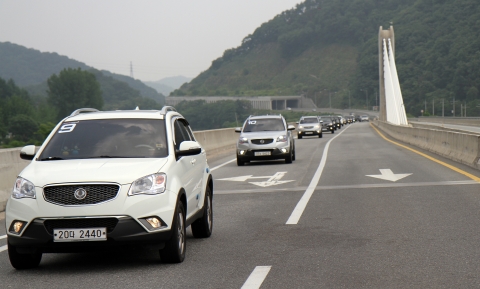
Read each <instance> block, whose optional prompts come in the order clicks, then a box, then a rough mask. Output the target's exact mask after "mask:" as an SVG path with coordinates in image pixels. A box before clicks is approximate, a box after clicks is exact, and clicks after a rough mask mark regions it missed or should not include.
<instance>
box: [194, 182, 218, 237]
mask: <svg viewBox="0 0 480 289" xmlns="http://www.w3.org/2000/svg"><path fill="white" fill-rule="evenodd" d="M191 226H192V234H193V236H194V237H195V238H208V237H210V236H211V235H212V229H213V207H212V192H211V190H210V188H209V187H207V189H206V190H205V198H204V202H203V216H202V217H201V218H200V219H197V220H196V221H195V222H193V223H192V225H191Z"/></svg>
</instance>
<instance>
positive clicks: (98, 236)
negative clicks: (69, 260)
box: [53, 228, 107, 242]
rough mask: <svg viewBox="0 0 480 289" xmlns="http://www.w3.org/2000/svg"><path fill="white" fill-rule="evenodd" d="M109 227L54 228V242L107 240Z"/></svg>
mask: <svg viewBox="0 0 480 289" xmlns="http://www.w3.org/2000/svg"><path fill="white" fill-rule="evenodd" d="M106 240H107V228H85V229H54V230H53V241H54V242H73V241H75V242H78V241H106Z"/></svg>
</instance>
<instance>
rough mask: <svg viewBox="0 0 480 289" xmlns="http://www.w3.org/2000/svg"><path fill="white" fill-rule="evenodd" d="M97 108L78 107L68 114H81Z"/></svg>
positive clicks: (94, 110)
mask: <svg viewBox="0 0 480 289" xmlns="http://www.w3.org/2000/svg"><path fill="white" fill-rule="evenodd" d="M98 111H99V110H98V109H96V108H88V107H86V108H79V109H77V110H75V111H74V112H72V114H70V116H76V115H79V114H81V113H82V112H98Z"/></svg>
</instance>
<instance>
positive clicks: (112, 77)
mask: <svg viewBox="0 0 480 289" xmlns="http://www.w3.org/2000/svg"><path fill="white" fill-rule="evenodd" d="M0 64H1V65H0V78H3V79H7V80H8V79H12V80H13V81H14V82H15V83H16V84H17V85H19V86H21V87H24V88H26V89H27V91H29V93H30V94H32V95H35V94H36V95H40V96H46V92H45V91H46V88H47V85H46V81H47V79H48V78H49V77H50V76H52V75H53V74H57V75H58V73H59V72H60V71H62V70H63V69H65V68H81V69H82V70H88V71H91V72H93V73H94V74H96V75H97V79H98V78H100V77H101V78H103V80H102V81H100V80H99V81H100V83H101V86H102V91H103V92H104V97H106V98H107V99H108V98H110V99H114V98H115V96H113V95H111V96H110V95H108V93H109V92H111V91H112V89H111V87H112V86H113V87H115V86H119V85H118V83H117V82H124V83H126V87H125V89H126V91H123V92H122V94H123V95H126V94H127V92H131V93H130V95H131V97H132V98H137V97H139V96H141V97H145V98H149V99H153V100H155V101H156V102H158V103H160V104H163V103H164V101H165V97H164V96H163V95H162V94H160V93H158V92H157V91H156V90H155V89H153V88H151V87H149V86H147V85H145V84H144V83H143V82H141V81H140V80H135V79H133V78H131V77H129V76H124V75H120V74H115V73H111V72H109V71H105V70H103V71H99V70H96V69H94V68H92V67H89V66H87V65H85V64H84V63H82V62H79V61H76V60H73V59H70V58H68V57H66V56H61V55H58V54H57V53H47V52H40V51H38V50H35V49H28V48H26V47H23V46H20V45H16V44H13V43H10V42H0ZM108 82H112V83H108ZM107 83H108V84H107ZM117 93H118V92H117ZM106 103H108V100H107V102H106ZM112 105H113V106H115V105H114V104H112Z"/></svg>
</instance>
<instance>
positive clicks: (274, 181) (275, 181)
mask: <svg viewBox="0 0 480 289" xmlns="http://www.w3.org/2000/svg"><path fill="white" fill-rule="evenodd" d="M286 173H287V172H277V173H275V174H274V175H273V176H263V177H253V176H252V175H248V176H240V177H233V178H224V179H217V181H232V182H245V181H246V180H248V179H265V178H268V180H267V181H265V182H249V183H250V184H252V185H256V186H260V187H264V188H265V187H270V186H275V185H281V184H285V183H289V182H293V180H289V181H280V180H281V179H282V178H283V176H284V175H285V174H286Z"/></svg>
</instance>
